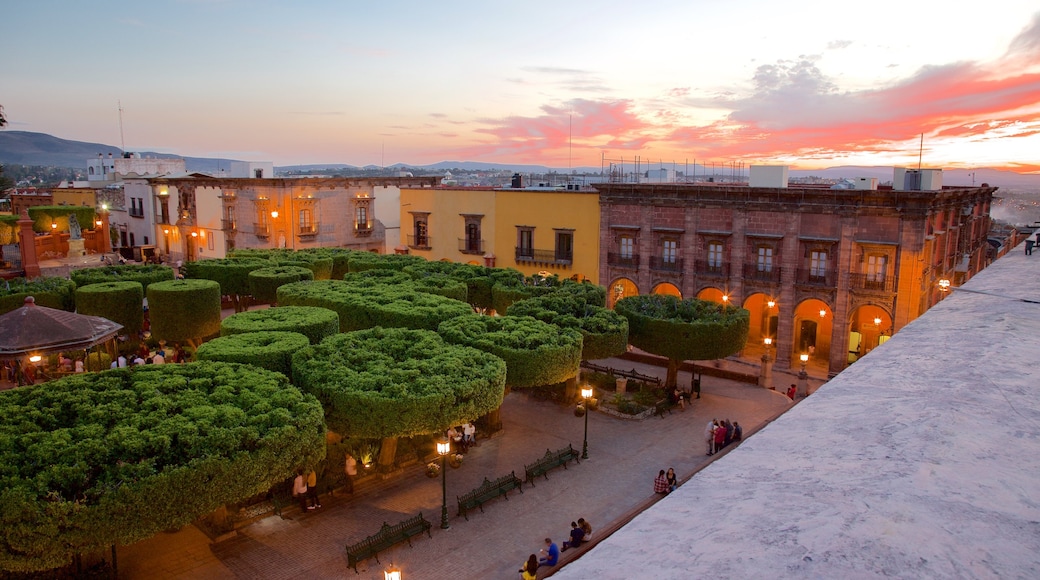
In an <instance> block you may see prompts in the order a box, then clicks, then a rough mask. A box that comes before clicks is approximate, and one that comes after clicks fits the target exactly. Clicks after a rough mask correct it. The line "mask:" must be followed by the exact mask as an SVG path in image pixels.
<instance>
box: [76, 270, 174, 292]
mask: <svg viewBox="0 0 1040 580" xmlns="http://www.w3.org/2000/svg"><path fill="white" fill-rule="evenodd" d="M69 276H70V277H71V278H72V281H73V282H75V283H76V286H86V285H88V284H101V283H104V282H138V283H140V284H141V286H144V287H145V288H147V287H148V285H149V284H153V283H155V282H165V281H166V280H173V279H174V272H173V268H170V267H169V266H163V265H160V264H140V265H138V264H118V265H114V266H102V267H100V268H83V269H80V270H73V271H72V272H70V273H69Z"/></svg>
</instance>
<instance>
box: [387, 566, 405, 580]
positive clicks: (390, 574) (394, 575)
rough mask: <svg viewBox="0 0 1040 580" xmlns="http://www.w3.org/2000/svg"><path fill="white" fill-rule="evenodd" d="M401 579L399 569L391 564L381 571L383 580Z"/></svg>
mask: <svg viewBox="0 0 1040 580" xmlns="http://www.w3.org/2000/svg"><path fill="white" fill-rule="evenodd" d="M402 578H403V575H402V574H401V569H400V568H398V567H397V566H394V565H393V564H390V567H389V568H387V569H386V570H384V571H383V580H402Z"/></svg>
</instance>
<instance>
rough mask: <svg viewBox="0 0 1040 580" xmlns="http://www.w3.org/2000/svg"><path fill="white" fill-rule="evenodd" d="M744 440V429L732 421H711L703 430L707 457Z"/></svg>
mask: <svg viewBox="0 0 1040 580" xmlns="http://www.w3.org/2000/svg"><path fill="white" fill-rule="evenodd" d="M743 438H744V429H743V428H742V427H741V426H740V423H737V422H736V421H733V422H732V423H730V422H729V419H725V420H722V421H720V420H718V419H712V420H711V421H709V422H708V426H707V427H705V428H704V439H705V441H707V443H708V455H714V454H716V453H718V452H719V451H722V448H723V447H725V446H727V445H729V444H730V443H735V442H737V441H740V440H741V439H743Z"/></svg>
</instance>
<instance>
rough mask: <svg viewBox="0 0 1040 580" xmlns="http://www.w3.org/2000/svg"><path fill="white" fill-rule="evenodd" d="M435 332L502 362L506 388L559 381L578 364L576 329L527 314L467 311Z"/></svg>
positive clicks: (574, 370) (578, 342)
mask: <svg viewBox="0 0 1040 580" xmlns="http://www.w3.org/2000/svg"><path fill="white" fill-rule="evenodd" d="M437 332H438V333H440V334H441V336H443V337H444V339H445V340H447V341H448V342H451V343H454V344H462V345H465V346H471V347H474V348H477V349H480V350H482V351H484V352H489V353H491V354H493V355H495V356H497V357H499V358H501V359H502V360H504V361H506V367H507V368H508V369H509V376H508V377H507V379H506V382H507V384H508V385H509V386H510V387H537V386H541V385H551V384H553V383H559V382H562V381H565V380H567V379H569V378H571V377H573V376H575V375H576V374H578V368H579V365H580V364H581V333H580V332H578V331H577V330H574V329H572V328H560V327H558V326H553V325H552V324H547V323H545V322H542V321H540V320H535V319H534V318H531V317H529V316H501V317H499V316H481V315H479V314H470V315H467V316H460V317H458V318H454V319H451V320H447V321H445V322H443V323H441V325H440V327H439V328H438V329H437Z"/></svg>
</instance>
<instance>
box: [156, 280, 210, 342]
mask: <svg viewBox="0 0 1040 580" xmlns="http://www.w3.org/2000/svg"><path fill="white" fill-rule="evenodd" d="M147 293H148V313H149V319H150V320H151V323H152V336H154V337H155V339H156V340H160V339H165V340H170V341H187V340H195V339H199V338H204V337H207V336H210V335H213V334H216V333H218V332H220V284H218V283H216V282H214V281H213V280H171V281H169V282H157V283H155V284H152V285H150V286H148V290H147Z"/></svg>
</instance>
